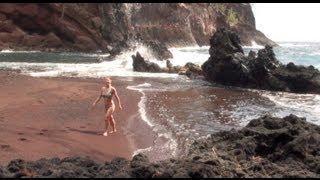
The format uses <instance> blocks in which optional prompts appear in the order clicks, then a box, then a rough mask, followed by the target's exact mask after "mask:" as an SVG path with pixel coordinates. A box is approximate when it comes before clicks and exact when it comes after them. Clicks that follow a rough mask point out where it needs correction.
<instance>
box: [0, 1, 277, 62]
mask: <svg viewBox="0 0 320 180" xmlns="http://www.w3.org/2000/svg"><path fill="white" fill-rule="evenodd" d="M220 27H225V28H228V29H232V30H234V31H236V32H237V33H238V34H239V35H240V38H241V42H242V43H243V44H244V45H250V44H251V42H252V41H255V42H256V43H257V44H262V45H265V44H272V45H275V43H274V42H272V41H271V40H269V39H268V38H267V37H265V36H264V35H263V33H261V32H260V31H258V30H256V27H255V19H254V16H253V13H252V9H251V6H250V4H249V3H193V4H189V3H99V4H96V3H63V4H61V3H33V4H23V3H19V4H18V3H5V4H1V6H0V49H14V50H42V51H81V52H83V51H86V52H88V51H90V52H95V51H98V50H101V51H103V52H109V53H110V54H111V55H112V56H114V55H116V54H118V53H119V52H121V51H123V49H126V48H127V47H128V46H129V44H130V42H131V41H139V42H148V41H154V42H155V41H157V42H160V43H162V44H163V45H164V46H166V47H170V46H193V45H200V46H202V45H208V39H209V38H210V36H211V35H212V33H214V32H215V31H216V30H217V29H218V28H220ZM161 49H162V48H161ZM166 56H167V55H166ZM160 59H166V58H160Z"/></svg>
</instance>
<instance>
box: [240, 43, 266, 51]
mask: <svg viewBox="0 0 320 180" xmlns="http://www.w3.org/2000/svg"><path fill="white" fill-rule="evenodd" d="M242 47H243V48H248V49H262V48H264V47H263V46H261V45H259V44H257V43H256V42H255V41H251V46H242Z"/></svg>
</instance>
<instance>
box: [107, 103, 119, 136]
mask: <svg viewBox="0 0 320 180" xmlns="http://www.w3.org/2000/svg"><path fill="white" fill-rule="evenodd" d="M114 108H115V107H114V104H112V106H111V107H110V116H109V122H110V124H111V127H112V131H111V132H110V133H114V132H116V131H117V130H116V123H115V121H114V118H113V115H112V113H113V112H114Z"/></svg>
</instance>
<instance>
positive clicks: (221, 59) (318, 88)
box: [202, 28, 320, 93]
mask: <svg viewBox="0 0 320 180" xmlns="http://www.w3.org/2000/svg"><path fill="white" fill-rule="evenodd" d="M209 54H210V57H209V59H208V60H207V61H206V62H205V63H204V64H203V65H202V70H203V73H204V76H205V77H206V79H207V80H209V81H212V82H216V83H220V84H223V85H230V86H240V87H246V88H257V89H267V90H276V91H290V92H298V93H320V72H319V70H317V69H315V68H314V67H313V66H309V67H304V66H296V65H295V64H293V63H289V64H288V65H283V64H281V63H280V62H279V61H278V60H277V59H276V57H275V54H274V52H273V49H272V47H271V46H269V45H266V46H265V48H264V49H260V50H259V51H258V55H257V57H256V54H255V53H254V52H250V53H249V56H246V55H245V54H244V52H243V49H242V47H241V41H240V38H239V36H238V35H237V34H236V33H234V32H232V31H230V30H227V29H224V28H221V29H219V30H218V31H217V32H216V33H215V34H214V35H213V36H212V38H211V39H210V49H209Z"/></svg>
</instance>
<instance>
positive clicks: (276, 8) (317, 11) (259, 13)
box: [251, 3, 320, 42]
mask: <svg viewBox="0 0 320 180" xmlns="http://www.w3.org/2000/svg"><path fill="white" fill-rule="evenodd" d="M251 6H252V10H253V13H254V16H255V20H256V28H257V29H258V30H260V31H261V32H263V33H264V34H265V35H266V36H267V37H268V38H270V39H271V40H273V41H277V42H281V41H298V42H300V41H311V42H320V21H319V20H320V3H251Z"/></svg>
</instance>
